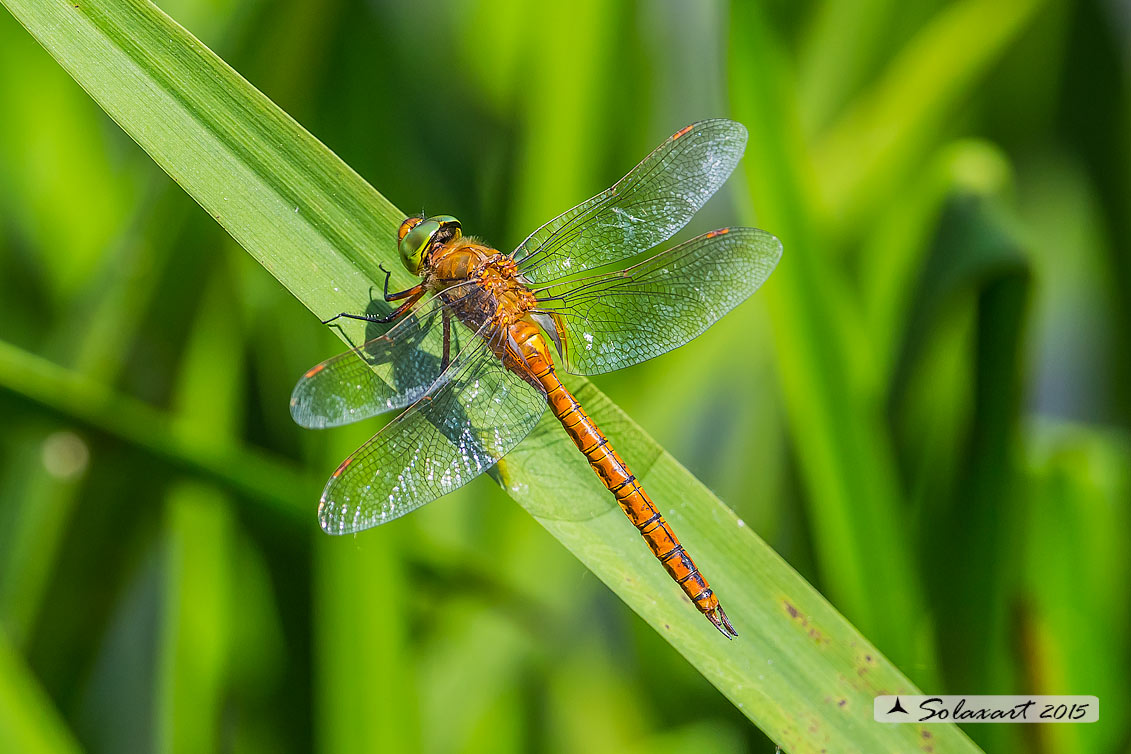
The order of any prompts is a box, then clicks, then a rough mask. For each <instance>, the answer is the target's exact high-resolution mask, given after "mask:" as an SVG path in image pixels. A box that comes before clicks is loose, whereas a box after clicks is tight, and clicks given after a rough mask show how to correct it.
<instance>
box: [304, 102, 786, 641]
mask: <svg viewBox="0 0 1131 754" xmlns="http://www.w3.org/2000/svg"><path fill="white" fill-rule="evenodd" d="M745 147H746V129H745V128H744V127H743V126H742V125H741V124H739V123H736V122H734V121H731V120H725V119H713V120H705V121H701V122H698V123H694V124H692V125H690V126H687V127H686V128H683V129H681V130H679V131H677V132H676V133H675V134H674V135H673V136H671V137H670V138H669V139H668V140H667V141H665V142H664V143H663V144H661V145H660V146H659V147H657V148H656V149H655V150H654V151H653V152H652V153H651V154H649V155H648V156H647V157H645V158H644V159H643V160H642V161H641V162H640V163H639V164H638V165H637V166H636V167H634V168H633V169H632V170H631V171H629V173H628V174H627V175H625V176H624V177H623V178H621V179H620V180H619V181H617V182H616V183H615V184H614V185H613V186H612V187H610V188H609V189H607V190H605V191H603V192H601V193H599V194H597V195H596V196H593V197H592V198H590V199H587V200H586V201H583V202H581V203H580V204H578V205H577V206H575V207H573V208H572V209H570V210H567V211H566V212H564V213H562V214H561V215H559V216H558V217H556V218H554V219H553V220H550V221H549V222H547V223H546V224H545V225H543V226H541V227H540V228H538V229H537V230H535V231H534V232H533V233H531V234H530V236H529V237H528V238H527V239H526V240H525V241H523V242H522V243H521V244H519V246H518V247H517V248H516V249H515V250H514V251H512V252H510V253H503V252H500V251H498V250H497V249H494V248H492V247H491V246H489V245H488V244H487V243H485V242H483V241H480V240H478V239H476V238H474V237H472V236H467V235H464V234H463V230H462V226H461V224H460V222H459V221H458V220H457V219H456V218H454V217H451V216H449V215H435V216H430V217H425V216H413V217H408V218H406V219H405V220H404V222H403V223H402V224H401V225H400V228H399V230H398V234H397V236H398V251H399V255H400V258H401V261H402V262H403V264H404V266H405V267H406V268H407V270H408V271H409V272H410V273H412V274H413V275H414V276H416V277H418V278H419V282H418V283H417V284H416V285H414V286H412V287H411V288H408V289H406V290H403V291H399V292H395V293H390V292H389V278H390V274H391V273H390V272H389V271H387V270H384V269H382V271H383V272H384V273H385V283H384V294H383V297H384V299H385V301H387V302H390V303H392V304H395V305H396V306H395V308H393V309H392V311H390V312H389V313H388V314H385V315H376V314H352V313H346V312H342V313H341V314H338V315H336V316H334V317H330V318H329V319H327V320H324V321H323V324H330V323H332V322H334V321H335V320H337V319H339V318H350V319H358V320H364V321H367V322H372V323H378V324H391V325H392V326H391V327H390V328H389V329H388V330H387V331H385V332H384V333H383V334H381V335H379V336H377V337H374V338H372V339H371V340H369V341H367V342H365V343H363V344H361V345H360V346H358V347H356V348H353V349H351V350H349V351H346V352H345V353H343V354H341V355H338V356H335V357H333V358H331V359H329V360H327V361H324V362H322V363H321V364H318V365H317V366H315V367H314V368H312V369H310V370H309V371H307V372H306V373H305V374H304V375H303V376H302V378H301V379H300V380H299V382H298V384H297V385H296V386H295V388H294V392H293V394H292V396H291V404H290V408H291V415H292V416H293V417H294V420H295V421H296V422H297V423H298V424H300V425H302V426H303V427H308V428H325V427H333V426H339V425H342V424H346V423H349V422H354V421H359V420H362V419H366V418H369V417H372V416H376V415H378V414H382V413H385V412H392V411H400V412H401V413H400V414H399V415H397V416H396V417H395V418H394V419H393V420H392V421H390V422H389V423H388V424H386V425H385V426H384V427H383V428H382V429H381V430H380V431H379V432H377V433H376V434H375V435H374V436H373V437H372V438H370V439H369V440H368V441H367V442H366V443H365V444H364V445H362V446H361V447H360V448H358V449H357V451H356V452H354V453H353V454H352V455H351V456H349V457H348V458H346V459H345V461H343V462H342V463H341V465H340V466H338V468H337V469H336V470H335V471H334V473H333V474H332V475H331V476H330V479H329V481H328V482H327V483H326V486H325V488H324V489H323V491H322V496H321V499H320V501H319V505H318V520H319V523H320V525H321V526H322V528H323V529H324V530H325V531H326V532H328V533H331V534H346V533H351V532H358V531H361V530H363V529H368V528H370V527H373V526H377V525H379V524H383V523H385V522H387V521H391V520H393V519H395V518H397V517H399V516H403V515H404V514H406V513H408V512H409V511H412V510H414V509H416V508H418V507H420V506H422V505H424V504H425V503H428V502H430V501H432V500H435V499H437V498H439V497H441V496H443V495H445V494H446V493H448V492H451V491H452V490H454V489H456V488H458V487H460V486H462V485H464V484H466V483H467V482H469V481H471V480H472V479H474V478H475V477H476V476H478V475H479V474H481V473H483V472H484V471H486V470H487V469H489V468H491V467H492V466H494V465H495V464H496V463H497V462H498V461H499V460H500V459H502V458H503V457H504V456H505V455H506V454H507V453H509V452H510V451H511V450H512V449H513V448H514V447H515V446H517V445H518V444H519V443H520V442H521V441H522V440H523V438H525V437H526V436H527V435H528V434H529V433H530V432H531V430H533V429H534V427H535V425H536V424H537V423H538V422H539V420H540V418H541V417H542V414H543V412H544V411H545V409H546V408H547V407H548V408H549V409H550V411H551V412H553V414H554V416H555V417H556V418H557V419H558V420H559V421H560V422H561V425H562V428H563V429H564V430H565V432H566V434H567V435H568V436H569V437H570V439H572V440H573V442H574V444H575V445H576V446H577V449H578V450H579V451H580V452H581V453H582V454H583V455H584V456H585V458H586V459H587V460H588V462H589V465H590V466H591V467H592V468H593V471H594V472H596V474H597V476H598V477H599V479H600V481H601V483H602V484H603V485H604V486H605V487H606V488H607V489H608V491H609V492H610V493H612V495H613V497H614V498H615V499H616V502H617V503H618V504H619V506H620V508H621V509H622V510H623V511H624V513H625V514H626V515H627V516H628V518H629V520H630V521H631V522H632V524H633V525H634V526H635V527H636V528H637V529H638V530H639V532H640V534H641V535H642V536H643V538H644V541H645V543H646V544H647V546H648V548H649V549H650V550H651V551H652V553H653V554H654V555H655V556H656V558H657V559H659V561H660V563H661V564H662V566H663V568H664V569H665V570H666V571H667V573H668V574H669V575H670V576H671V578H672V579H673V580H675V582H676V583H677V584H679V586H680V588H681V589H682V590H683V592H684V593H685V594H686V595H687V597H688V598H689V599H690V600H691V602H692V603H693V604H694V605H695V607H696V608H698V610H699V611H700V612H701V613H702V614H703V615H705V616H706V617H707V619H708V620H710V622H711V623H712V624H713V625H714V626H715V628H717V629H718V630H719V631H720V632H721V633H722V634H723V636H726V637H727V638H732V637H736V636H738V632H737V631H736V630H735V628H734V626H733V625H732V624H731V622H730V620H729V619H728V618H727V615H726V612H725V611H724V610H723V607H722V605H721V604H720V602H719V599H718V597H717V596H716V595H715V593H714V591H713V590H712V589H711V587H710V586H709V584H708V582H707V580H706V578H704V577H703V574H702V573H700V572H699V569H698V568H697V567H696V565H695V562H694V561H693V560H692V558H691V555H690V554H689V553H688V552H687V550H686V549H685V548H684V547H683V546H682V545H681V544H680V543H679V540H678V539H677V538H676V535H675V533H674V532H673V531H672V528H671V526H670V525H669V524H668V522H667V521H666V520H665V519H664V516H663V514H661V513H660V511H659V509H658V508H657V506H656V504H655V503H654V502H653V501H652V499H651V498H650V497H649V495H648V493H647V492H645V490H644V486H643V484H642V482H641V480H640V479H639V478H637V477H636V476H635V475H634V474H633V473H632V471H631V470H630V469H629V467H628V465H627V464H626V462H625V461H624V459H622V458H621V456H620V455H619V454H618V453H617V452H616V450H614V449H613V447H612V445H611V444H610V443H609V440H608V438H607V437H606V436H605V435H604V434H603V433H602V432H601V430H600V429H599V428H598V427H597V425H596V424H595V423H594V422H593V420H592V419H591V418H590V417H589V415H588V414H587V413H586V412H585V410H584V409H583V408H582V406H581V404H580V403H579V402H578V400H577V399H576V398H575V397H574V395H573V394H572V393H571V392H570V391H569V389H567V388H566V386H565V385H564V384H563V383H562V381H561V379H560V378H559V376H558V371H559V369H560V370H561V371H564V372H566V373H570V374H577V375H597V374H602V373H605V372H609V371H612V370H615V369H622V368H624V367H628V366H632V365H634V364H638V363H640V362H642V361H646V360H648V359H651V358H653V357H656V356H659V355H660V354H663V353H665V352H667V351H670V350H672V349H673V348H676V347H678V346H680V345H683V344H684V343H687V342H688V341H690V340H691V339H693V338H695V337H697V336H698V335H700V334H701V333H703V332H704V331H705V330H706V329H707V328H708V327H710V326H711V325H712V324H713V323H714V322H716V321H717V320H718V319H719V318H720V317H722V316H723V315H724V314H726V313H727V312H729V311H730V310H731V309H733V308H734V307H735V306H737V305H738V304H740V303H742V302H743V301H744V300H746V298H747V297H749V296H750V295H751V294H752V293H753V292H754V291H755V290H756V289H757V288H758V287H759V286H760V285H761V284H762V283H763V282H764V281H765V280H766V279H767V278H768V277H769V275H770V273H771V272H772V271H773V269H774V267H775V265H776V264H777V262H778V260H779V259H780V257H781V253H782V245H781V242H780V241H779V240H778V239H777V238H775V237H774V236H773V235H771V234H769V233H767V232H765V231H762V230H758V229H755V228H743V227H729V228H720V229H718V230H712V231H710V232H709V233H706V234H703V235H700V236H698V237H697V238H693V239H691V240H689V241H686V242H684V243H680V244H678V245H675V246H673V247H671V248H669V249H667V250H665V251H661V252H659V253H657V254H655V255H653V256H651V257H649V258H646V259H644V260H643V261H639V262H636V263H632V264H630V262H632V261H633V258H634V257H637V256H643V254H644V253H645V252H647V251H649V250H651V249H653V248H654V247H656V246H657V245H659V244H661V243H662V242H663V241H666V240H667V239H669V238H670V237H671V236H672V235H673V234H675V233H676V232H677V231H678V230H680V229H681V228H682V227H683V226H684V225H686V224H687V222H688V221H689V220H690V219H691V217H692V215H694V214H695V212H697V211H698V210H699V208H700V207H702V206H703V204H704V203H705V202H706V201H707V200H708V199H709V198H710V197H711V196H712V195H713V194H714V193H715V192H716V191H717V190H718V188H719V187H720V186H721V185H722V184H723V183H724V182H725V181H726V179H727V178H728V177H729V176H730V174H731V172H732V171H733V170H734V168H735V166H736V165H737V164H738V161H739V160H740V159H741V157H742V153H743V151H744V150H745Z"/></svg>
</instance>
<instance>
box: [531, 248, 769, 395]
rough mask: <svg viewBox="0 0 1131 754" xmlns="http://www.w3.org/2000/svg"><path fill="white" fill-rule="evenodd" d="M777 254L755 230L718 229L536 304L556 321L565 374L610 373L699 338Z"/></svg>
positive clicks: (557, 289) (560, 288) (543, 292)
mask: <svg viewBox="0 0 1131 754" xmlns="http://www.w3.org/2000/svg"><path fill="white" fill-rule="evenodd" d="M781 251H782V247H781V242H780V241H779V240H778V239H777V238H775V237H774V236H772V235H770V234H769V233H766V232H765V231H761V230H757V229H756V228H724V229H722V230H715V231H711V232H710V233H707V234H705V235H702V236H699V237H698V238H693V239H691V240H690V241H687V242H686V243H683V244H680V245H679V246H675V247H673V248H671V249H668V250H667V251H663V252H660V253H659V254H657V255H656V256H654V257H652V258H650V259H647V260H645V261H643V262H641V263H639V264H637V265H633V266H632V267H629V268H627V269H625V270H622V271H620V272H614V273H609V274H607V275H594V276H591V277H588V278H582V279H580V280H574V281H570V282H567V283H559V284H557V285H552V286H549V287H546V288H543V289H540V290H538V291H537V292H536V295H537V296H538V299H539V302H540V303H539V304H538V306H539V309H540V310H541V311H545V312H549V313H550V314H551V315H552V319H554V320H556V324H557V327H558V329H559V334H560V335H561V336H562V340H563V342H564V348H563V354H562V356H563V359H564V362H565V368H566V370H567V371H569V372H572V373H574V374H602V373H604V372H611V371H613V370H614V369H621V368H623V367H627V366H631V365H633V364H638V363H640V362H641V361H646V360H647V359H651V358H653V357H655V356H659V355H660V354H662V353H666V352H667V351H670V350H671V349H673V348H676V347H678V346H681V345H683V344H684V343H686V342H688V341H689V340H691V339H692V338H695V337H696V336H698V335H700V334H701V333H702V332H703V331H704V330H706V329H707V328H708V327H710V326H711V325H712V324H714V323H715V322H716V321H717V320H718V319H719V318H720V317H722V316H723V315H724V314H726V313H727V312H729V311H730V310H731V309H733V308H734V307H736V306H738V305H739V304H740V303H742V302H743V301H745V300H746V298H747V297H748V296H750V294H752V293H753V292H754V291H755V290H757V289H758V287H759V286H760V285H761V284H762V283H763V282H765V280H766V278H767V277H769V275H770V273H771V272H772V271H773V269H774V266H775V265H776V264H777V262H778V259H780V258H781ZM562 330H564V332H562Z"/></svg>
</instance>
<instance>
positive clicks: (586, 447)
mask: <svg viewBox="0 0 1131 754" xmlns="http://www.w3.org/2000/svg"><path fill="white" fill-rule="evenodd" d="M531 366H532V367H533V368H534V369H535V370H536V371H535V376H536V377H537V378H538V382H539V383H540V384H541V385H542V387H543V388H544V389H545V391H546V401H547V402H548V403H549V404H550V409H551V410H552V411H553V412H554V415H555V416H557V417H558V420H559V421H561V423H562V426H563V427H564V428H565V431H566V433H568V434H569V436H570V437H571V438H573V442H574V444H575V445H577V448H578V450H580V451H581V452H582V453H584V454H585V457H586V458H587V459H588V460H589V465H590V466H591V467H592V468H593V471H594V472H596V474H597V476H598V477H600V479H601V481H602V482H603V483H604V485H605V486H606V487H607V488H608V489H609V491H610V492H612V493H613V496H614V497H616V500H617V502H618V503H619V504H620V507H621V510H623V511H624V513H625V515H626V516H628V519H629V521H631V522H632V523H633V525H634V526H635V527H636V528H637V529H639V530H640V534H641V536H643V537H644V541H645V542H647V544H648V547H649V549H651V550H652V554H654V555H655V556H656V557H657V558H658V559H659V561H660V562H661V563H662V564H663V566H664V568H665V569H666V570H667V572H668V574H669V575H670V576H671V577H672V579H674V580H675V582H676V583H677V584H679V585H680V587H681V588H682V589H683V591H684V593H686V594H687V596H688V597H689V598H690V599H691V601H692V602H694V603H695V606H696V607H697V608H699V610H700V611H701V612H702V613H704V614H705V615H707V616H708V618H710V619H711V622H712V623H715V620H716V619H715V611H716V610H717V609H718V607H719V601H718V599H717V598H716V597H715V595H714V593H713V592H712V591H711V588H710V586H708V584H707V580H706V579H704V578H703V575H702V574H701V573H699V569H698V568H696V567H695V563H694V561H692V559H691V556H690V555H688V554H687V551H686V550H684V549H683V546H682V545H681V544H680V543H679V540H678V539H676V536H675V534H674V533H673V532H672V530H671V526H669V525H668V522H667V521H665V520H664V517H663V515H662V514H661V513H660V512H659V511H658V510H657V509H656V506H655V504H654V503H653V502H652V499H651V498H649V497H648V493H646V492H645V491H644V489H643V488H642V487H641V486H640V482H639V481H637V479H636V477H635V476H634V475H633V474H632V472H631V471H630V470H629V468H628V466H627V465H626V464H625V462H624V460H622V459H621V457H620V456H619V455H618V454H617V452H616V451H615V450H613V448H612V446H611V445H609V441H608V439H607V438H606V437H605V436H604V435H603V434H602V433H601V430H599V429H598V428H597V425H596V424H594V423H593V420H592V419H590V418H589V415H588V414H586V413H585V410H584V409H583V408H581V404H579V403H578V402H577V399H576V398H574V397H573V394H572V393H570V392H569V390H567V389H566V387H565V385H563V384H562V383H561V380H559V379H558V377H557V375H556V374H555V373H554V368H553V366H552V365H550V364H548V363H545V362H543V363H539V364H532V365H531ZM717 625H718V624H717V623H716V626H717ZM720 630H722V629H721V628H720ZM724 633H725V632H724Z"/></svg>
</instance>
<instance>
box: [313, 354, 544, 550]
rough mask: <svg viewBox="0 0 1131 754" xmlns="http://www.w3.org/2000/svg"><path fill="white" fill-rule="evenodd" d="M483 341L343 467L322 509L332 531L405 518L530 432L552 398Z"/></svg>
mask: <svg viewBox="0 0 1131 754" xmlns="http://www.w3.org/2000/svg"><path fill="white" fill-rule="evenodd" d="M477 341H478V342H474V343H472V344H470V345H469V346H468V347H467V348H466V349H465V351H464V353H461V354H460V355H459V357H457V359H456V361H454V362H453V363H452V365H451V367H449V369H448V371H447V372H445V374H444V377H443V378H442V383H441V384H440V385H439V386H437V388H436V389H435V390H433V391H431V393H430V394H429V395H427V396H426V397H424V398H422V399H421V400H419V401H417V402H416V403H415V404H413V406H412V407H411V408H409V409H408V410H407V411H405V412H404V413H403V414H401V415H400V416H398V417H397V418H396V419H394V420H393V421H392V422H390V423H389V424H388V425H387V426H386V427H385V428H384V429H382V430H381V431H380V432H378V433H377V434H376V435H374V436H373V437H372V438H370V440H369V441H368V442H366V443H365V444H364V445H362V446H361V447H360V448H358V450H357V452H355V453H354V454H353V455H351V456H350V457H349V458H347V459H346V460H345V461H344V462H343V463H342V465H341V466H339V467H338V470H337V471H335V472H334V475H333V476H332V477H331V478H330V481H329V482H327V483H326V488H325V490H323V492H322V500H321V502H320V503H319V506H318V521H319V523H320V524H321V525H322V528H323V529H324V530H326V531H327V532H328V533H330V534H346V533H349V532H356V531H360V530H362V529H368V528H370V527H372V526H377V525H378V524H383V523H385V522H386V521H390V520H392V519H394V518H397V517H399V516H403V515H404V514H406V513H408V512H409V511H411V510H414V509H416V508H419V507H420V506H421V505H424V504H425V503H427V502H430V501H432V500H435V499H436V498H438V497H440V496H442V495H445V494H447V493H448V492H451V491H452V490H454V489H456V488H457V487H460V486H462V485H464V484H466V483H467V482H469V481H471V480H472V479H474V478H475V477H476V476H478V475H479V474H481V473H482V472H484V471H486V470H487V469H488V468H490V467H491V466H492V465H493V464H494V463H495V462H497V461H498V460H499V459H500V458H502V457H503V456H504V455H506V454H507V453H508V452H510V450H511V449H512V448H514V447H515V446H516V445H518V443H519V442H521V441H522V439H523V438H524V437H526V435H527V434H529V433H530V431H531V430H532V429H533V428H534V425H536V424H537V423H538V419H539V418H540V417H541V416H542V411H543V410H544V409H545V408H546V399H545V396H544V395H543V393H542V392H541V391H540V390H539V389H538V388H536V387H534V386H533V385H531V384H530V383H528V382H526V381H525V380H523V379H522V378H521V377H519V376H517V375H516V374H514V373H513V372H511V371H509V370H508V369H507V368H506V367H504V366H503V364H502V362H501V361H500V360H499V359H498V357H496V356H495V354H494V353H493V352H492V351H491V348H490V344H489V343H488V342H487V341H486V340H483V339H480V338H477Z"/></svg>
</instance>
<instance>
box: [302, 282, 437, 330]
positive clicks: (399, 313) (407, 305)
mask: <svg viewBox="0 0 1131 754" xmlns="http://www.w3.org/2000/svg"><path fill="white" fill-rule="evenodd" d="M409 290H410V291H412V292H411V293H410V294H409V295H410V296H411V298H409V299H408V300H407V301H405V302H404V303H403V304H401V305H400V306H398V307H397V308H396V309H393V310H392V311H391V312H389V313H388V314H386V315H385V316H384V317H378V316H377V315H376V314H349V313H348V312H342V313H341V314H335V315H334V316H333V317H330V319H324V320H322V324H324V325H328V324H330V323H331V322H333V321H334V320H336V319H341V318H343V317H344V318H345V319H360V320H362V321H363V322H376V323H377V324H381V325H387V324H388V323H390V322H392V321H393V320H396V319H400V318H401V317H403V316H404V314H405V312H407V311H408V310H409V309H411V308H412V306H413V304H415V303H416V302H417V301H419V300H420V297H421V296H423V295H424V289H423V286H419V285H418V286H416V288H415V289H413V288H410V289H409ZM402 293H406V291H402ZM393 295H394V296H398V297H401V295H400V293H396V294H393Z"/></svg>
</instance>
